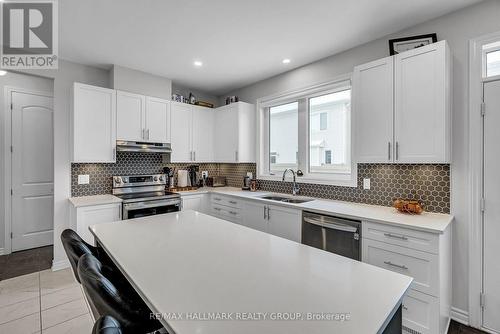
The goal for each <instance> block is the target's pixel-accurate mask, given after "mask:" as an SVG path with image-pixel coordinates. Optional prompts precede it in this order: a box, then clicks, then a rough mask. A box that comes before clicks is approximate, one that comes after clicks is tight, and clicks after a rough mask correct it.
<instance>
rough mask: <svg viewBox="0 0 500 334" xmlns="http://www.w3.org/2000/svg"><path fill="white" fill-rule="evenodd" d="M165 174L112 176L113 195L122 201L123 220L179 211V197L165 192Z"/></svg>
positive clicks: (180, 204)
mask: <svg viewBox="0 0 500 334" xmlns="http://www.w3.org/2000/svg"><path fill="white" fill-rule="evenodd" d="M166 182H167V177H166V175H165V174H153V175H129V176H113V195H115V196H117V197H119V198H121V199H122V200H123V205H122V211H123V212H122V213H123V214H122V217H123V219H131V218H139V217H145V216H152V215H158V214H162V213H169V212H177V211H180V210H181V207H182V201H181V196H180V195H179V194H176V193H172V192H168V191H165V185H166Z"/></svg>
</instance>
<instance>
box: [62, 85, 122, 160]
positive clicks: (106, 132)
mask: <svg viewBox="0 0 500 334" xmlns="http://www.w3.org/2000/svg"><path fill="white" fill-rule="evenodd" d="M71 130H72V136H71V138H72V159H71V161H72V162H115V161H116V91H115V90H113V89H107V88H101V87H95V86H90V85H84V84H80V83H75V84H74V87H73V113H72V122H71Z"/></svg>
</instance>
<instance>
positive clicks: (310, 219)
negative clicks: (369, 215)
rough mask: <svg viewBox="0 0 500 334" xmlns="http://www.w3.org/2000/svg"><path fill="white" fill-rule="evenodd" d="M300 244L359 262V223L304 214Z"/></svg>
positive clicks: (308, 213) (310, 213) (315, 214)
mask: <svg viewBox="0 0 500 334" xmlns="http://www.w3.org/2000/svg"><path fill="white" fill-rule="evenodd" d="M302 243H303V244H304V245H309V246H312V247H315V248H319V249H323V250H326V251H328V252H332V253H335V254H339V255H342V256H345V257H348V258H351V259H354V260H358V261H361V221H358V220H351V219H346V218H340V217H334V216H325V215H321V214H317V213H312V212H304V213H303V214H302Z"/></svg>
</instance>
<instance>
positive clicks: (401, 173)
mask: <svg viewBox="0 0 500 334" xmlns="http://www.w3.org/2000/svg"><path fill="white" fill-rule="evenodd" d="M189 165H191V164H170V163H169V164H166V163H163V161H162V156H161V154H137V153H124V152H119V153H118V155H117V161H116V163H115V164H83V163H76V164H72V165H71V195H72V196H88V195H98V194H109V193H111V189H112V180H111V177H112V176H113V175H134V174H152V173H161V172H162V168H163V167H164V166H170V167H176V168H185V167H186V166H189ZM198 165H199V166H200V171H201V170H207V171H208V172H209V175H211V176H215V175H222V176H226V178H227V184H228V185H229V186H233V187H241V186H242V184H243V177H244V176H245V175H246V172H252V173H253V175H255V164H216V163H211V164H198ZM80 174H88V175H90V184H86V185H79V184H78V175H80ZM364 178H370V180H371V189H370V190H364V189H363V179H364ZM258 186H259V188H260V189H261V190H264V191H272V192H280V193H291V192H292V183H291V182H280V181H267V180H258ZM300 194H301V195H303V196H311V197H319V198H327V199H334V200H341V201H349V202H357V203H366V204H376V205H383V206H392V202H393V200H394V199H395V198H412V199H418V200H420V201H421V202H422V203H423V205H424V208H425V210H426V211H429V212H439V213H449V212H450V166H449V165H439V164H438V165H413V164H407V165H396V164H358V185H357V187H337V186H329V185H319V184H310V183H302V184H300Z"/></svg>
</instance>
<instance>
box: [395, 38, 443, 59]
mask: <svg viewBox="0 0 500 334" xmlns="http://www.w3.org/2000/svg"><path fill="white" fill-rule="evenodd" d="M436 42H437V34H427V35H419V36H411V37H403V38H396V39H390V40H389V51H390V54H391V56H393V55H397V54H398V53H401V52H404V51H408V50H412V49H416V48H420V47H422V46H425V45H429V44H432V43H436Z"/></svg>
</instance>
